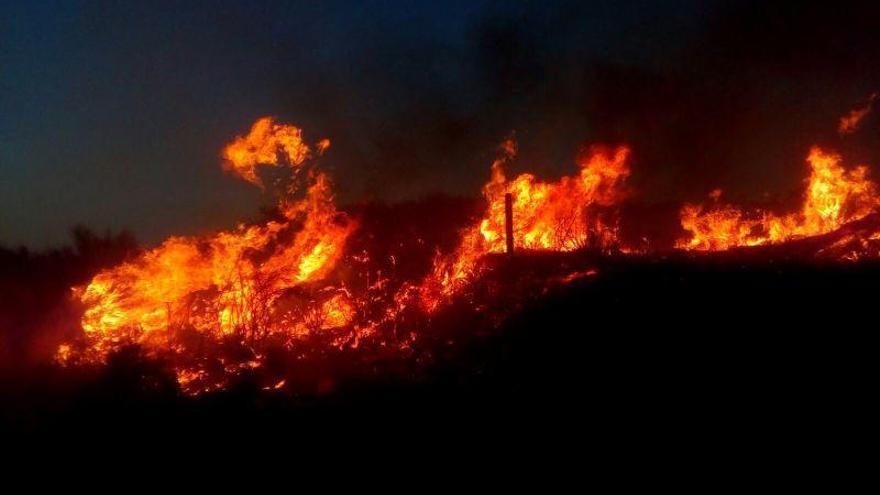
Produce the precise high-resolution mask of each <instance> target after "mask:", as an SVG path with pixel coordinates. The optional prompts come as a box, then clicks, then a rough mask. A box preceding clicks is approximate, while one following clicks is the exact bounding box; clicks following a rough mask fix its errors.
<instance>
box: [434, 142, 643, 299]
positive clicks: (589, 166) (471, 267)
mask: <svg viewBox="0 0 880 495" xmlns="http://www.w3.org/2000/svg"><path fill="white" fill-rule="evenodd" d="M500 151H501V156H500V157H499V158H498V159H497V160H495V162H494V163H493V164H492V176H491V179H490V180H489V182H488V183H487V184H486V185H485V186H484V187H483V196H484V198H485V199H486V203H487V209H486V212H485V215H484V216H483V218H482V219H481V220H480V221H478V222H476V223H475V224H474V225H472V226H471V227H469V228H468V229H466V230H465V232H464V233H463V237H462V242H461V245H460V246H459V248H458V249H457V250H456V252H455V253H453V254H451V255H449V256H440V257H438V258H437V260H436V261H435V267H434V272H433V274H432V275H431V276H430V277H428V279H427V280H425V281H424V283H423V284H422V291H421V292H422V297H423V302H424V303H425V305H426V306H427V307H428V308H435V307H437V305H438V304H439V300H440V298H441V297H444V296H449V295H451V294H453V293H455V292H456V291H457V290H458V289H459V288H460V287H461V286H462V285H463V284H465V283H467V282H468V281H469V280H471V279H472V278H473V277H474V276H475V275H476V274H478V273H479V260H480V259H481V258H482V257H483V256H485V255H486V254H489V253H501V252H503V251H504V249H505V206H504V196H505V195H506V194H508V193H509V194H511V195H512V196H513V205H514V206H513V208H514V214H513V230H514V240H515V242H514V244H515V246H516V248H517V249H531V250H551V251H572V250H575V249H578V248H583V247H588V246H594V247H599V248H608V247H612V246H616V245H617V244H618V243H619V240H618V236H617V229H616V225H615V224H614V222H613V221H609V219H607V218H605V216H604V215H602V214H601V213H599V212H598V211H597V208H598V207H608V206H613V205H615V204H616V203H617V202H618V201H620V200H621V199H623V198H624V197H625V196H626V191H625V189H624V188H623V183H624V181H625V180H626V178H627V177H628V176H629V167H628V165H627V163H626V162H627V158H628V156H629V148H627V147H624V146H621V147H618V148H616V149H607V148H603V147H592V148H590V149H589V150H588V152H586V153H583V154H582V155H581V156H580V157H579V159H578V166H579V167H580V172H579V173H578V174H577V175H574V176H570V177H563V178H561V179H560V180H559V181H558V182H542V181H540V180H538V179H537V178H536V177H535V176H534V175H531V174H522V175H520V176H518V177H516V178H515V179H513V180H508V179H507V177H506V176H505V173H504V165H505V164H506V163H508V162H509V161H510V160H512V159H513V158H514V156H515V154H516V144H515V143H514V142H513V141H506V142H505V143H503V144H502V145H501V147H500Z"/></svg>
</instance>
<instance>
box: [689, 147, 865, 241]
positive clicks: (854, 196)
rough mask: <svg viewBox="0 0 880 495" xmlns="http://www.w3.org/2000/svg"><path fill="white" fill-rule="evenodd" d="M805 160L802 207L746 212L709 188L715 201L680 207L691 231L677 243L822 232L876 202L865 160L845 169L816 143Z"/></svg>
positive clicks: (836, 157) (855, 216)
mask: <svg viewBox="0 0 880 495" xmlns="http://www.w3.org/2000/svg"><path fill="white" fill-rule="evenodd" d="M807 162H808V163H809V164H810V169H811V173H810V177H809V179H808V181H807V190H806V193H805V196H804V203H803V206H802V207H801V211H799V212H797V213H791V214H788V215H783V216H779V215H776V214H774V213H771V212H764V211H753V212H746V211H744V210H742V209H740V208H737V207H735V206H731V205H726V204H722V203H720V200H719V198H720V191H718V192H713V199H714V200H715V201H714V204H712V205H710V206H705V205H691V204H689V205H685V206H684V207H683V208H682V210H681V225H682V227H683V228H684V229H685V230H687V231H689V232H690V233H691V237H690V238H689V239H683V240H681V241H679V243H678V247H680V248H683V249H691V250H703V251H721V250H726V249H730V248H732V247H737V246H757V245H762V244H775V243H780V242H785V241H788V240H792V239H797V238H803V237H810V236H816V235H821V234H826V233H828V232H832V231H834V230H837V229H838V228H840V227H841V226H843V225H844V224H846V223H849V222H852V221H854V220H858V219H860V218H863V217H865V216H866V215H868V214H870V213H871V212H873V211H874V210H875V209H876V208H877V206H878V204H880V196H878V195H877V187H876V185H875V184H874V183H873V182H871V181H870V180H869V179H868V168H867V167H866V166H858V167H855V168H853V169H851V170H846V169H844V168H843V167H842V166H841V165H840V162H841V157H840V156H839V155H837V154H834V153H828V152H825V151H823V150H821V149H819V148H817V147H814V148H813V149H812V150H811V151H810V154H809V155H808V156H807Z"/></svg>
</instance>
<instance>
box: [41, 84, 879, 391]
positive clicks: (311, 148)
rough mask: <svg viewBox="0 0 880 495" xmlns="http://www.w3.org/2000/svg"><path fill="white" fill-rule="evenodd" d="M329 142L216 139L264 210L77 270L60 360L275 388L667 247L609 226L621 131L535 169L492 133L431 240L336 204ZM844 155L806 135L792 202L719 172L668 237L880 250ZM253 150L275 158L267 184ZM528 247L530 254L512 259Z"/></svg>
mask: <svg viewBox="0 0 880 495" xmlns="http://www.w3.org/2000/svg"><path fill="white" fill-rule="evenodd" d="M874 99H875V97H874V96H872V97H871V99H870V100H869V102H868V105H867V106H866V107H865V108H864V109H860V110H858V111H856V112H853V113H852V114H851V115H849V116H847V117H845V118H844V119H842V120H841V127H840V132H841V134H845V133H849V132H851V131H852V130H854V129H855V128H856V127H857V126H858V124H859V120H860V119H862V118H863V117H864V116H865V115H866V114H867V112H868V111H869V110H870V106H871V105H872V104H873V102H874ZM844 127H846V129H844ZM329 146H330V142H329V140H327V139H324V140H321V141H318V142H317V143H316V144H314V145H310V144H308V142H307V141H306V140H305V139H304V137H303V132H302V130H300V129H299V128H297V127H294V126H291V125H286V124H282V123H278V122H276V121H274V120H273V119H272V118H269V117H266V118H262V119H259V120H258V121H257V122H255V123H254V124H253V126H252V127H251V129H250V131H249V132H248V133H247V134H246V135H244V136H240V137H237V138H236V139H234V140H233V141H232V142H231V143H229V144H228V145H227V146H226V147H225V148H224V149H223V152H222V157H223V168H224V170H226V171H227V172H228V173H230V174H232V175H234V176H236V177H238V178H241V179H243V180H245V181H247V182H248V183H250V184H252V185H254V186H257V187H259V188H261V189H263V190H271V191H272V193H273V194H275V195H277V208H276V210H277V214H276V215H275V216H274V218H272V219H270V220H267V221H265V222H262V223H259V224H252V225H245V224H242V225H239V226H238V227H236V228H235V229H232V230H230V231H222V232H217V233H215V234H213V235H209V236H204V237H171V238H169V239H167V240H166V241H164V242H163V243H161V244H160V245H159V246H157V247H155V248H152V249H149V250H146V251H143V252H141V253H140V254H138V255H136V256H134V257H129V258H128V259H127V260H126V261H124V262H122V263H119V264H117V265H116V266H113V267H111V268H108V269H104V270H101V271H99V272H98V273H97V274H96V275H94V276H93V277H92V278H91V280H90V281H89V282H88V283H86V284H83V285H80V286H76V287H74V288H73V289H72V293H73V299H74V301H75V303H76V304H77V305H78V306H79V308H80V314H81V319H80V324H79V328H80V331H79V335H78V336H77V337H76V338H73V339H69V340H68V341H66V342H64V343H63V344H62V345H60V346H59V347H58V348H57V351H56V353H55V359H56V361H57V362H59V363H61V364H62V365H64V366H76V365H95V366H101V365H103V363H106V362H107V360H108V358H109V357H110V356H112V355H114V354H115V353H119V352H122V351H124V350H125V349H129V348H132V347H136V348H138V349H140V352H143V353H145V354H147V355H148V356H150V357H151V358H155V359H158V360H161V361H163V362H166V363H168V364H169V366H170V368H171V369H172V370H173V373H174V375H175V376H176V379H177V383H178V385H179V386H180V387H181V389H182V390H183V391H184V392H186V393H188V394H193V395H195V394H200V393H202V392H206V391H211V390H216V389H221V388H224V387H225V386H226V385H227V384H228V383H229V382H230V380H232V379H234V378H235V377H237V376H241V375H243V374H248V373H255V372H259V373H260V376H261V378H260V380H259V381H260V386H261V387H263V388H265V389H283V388H286V387H290V386H292V385H291V382H292V381H295V379H296V377H295V376H293V375H291V372H290V370H289V369H288V370H285V369H283V368H285V367H287V368H290V367H291V366H294V365H292V364H291V363H296V362H303V360H304V359H306V357H307V356H311V357H309V359H312V358H314V359H317V360H319V361H320V360H321V359H325V358H326V355H327V353H331V352H343V353H349V354H348V355H349V356H350V355H352V354H353V353H360V354H361V355H363V356H366V355H371V356H382V357H388V356H391V357H392V358H399V357H400V356H403V355H412V353H413V352H414V349H415V348H416V347H417V346H418V345H419V344H418V342H419V340H420V339H424V338H426V335H427V333H426V332H431V331H434V332H436V331H437V330H436V329H434V330H431V329H432V326H433V327H436V326H437V321H438V320H443V319H444V318H447V317H446V316H444V315H443V310H444V308H449V307H451V306H454V305H461V304H464V305H465V306H466V307H467V308H468V312H470V313H473V314H483V313H484V314H485V315H486V321H487V322H490V323H488V324H489V325H490V326H492V325H497V324H498V322H500V321H503V319H504V318H505V317H507V316H509V315H510V314H512V312H513V311H516V308H517V307H519V306H520V303H521V301H522V300H524V298H528V297H532V296H534V297H540V294H543V293H545V292H546V291H547V290H548V287H551V286H553V285H554V284H561V285H566V284H572V283H575V282H577V281H581V280H592V279H595V278H596V277H597V276H598V275H599V274H600V272H601V268H600V269H598V270H597V268H596V267H597V266H598V264H597V263H596V260H598V259H600V258H605V259H622V258H626V257H630V259H635V258H645V257H650V256H652V255H653V254H654V253H655V252H662V251H663V250H662V249H658V248H655V249H654V250H653V251H651V250H647V249H645V248H641V249H635V248H632V247H630V246H631V245H632V244H628V243H627V242H626V241H625V240H624V239H623V236H622V235H621V206H622V204H623V203H624V202H625V201H626V200H627V199H628V198H630V197H631V196H632V195H633V194H632V191H631V189H630V188H629V187H628V186H627V180H628V178H629V176H630V172H631V171H630V165H629V159H630V155H631V151H630V149H629V147H627V146H618V147H603V146H590V147H586V148H584V150H583V151H582V152H581V153H579V154H578V156H577V159H576V164H577V172H576V173H574V174H573V175H570V176H564V177H561V178H559V179H558V180H556V181H544V180H541V179H539V178H537V177H536V176H535V175H533V174H530V173H523V174H520V175H518V176H516V177H514V178H509V177H508V175H507V173H506V172H505V168H506V167H508V166H509V165H510V163H511V162H512V161H513V160H514V159H515V158H516V154H517V145H516V143H515V142H514V141H512V140H509V141H506V142H504V143H503V144H502V145H501V146H500V147H499V156H498V158H497V159H496V160H495V161H494V163H493V164H492V166H491V170H490V179H489V181H488V182H487V183H486V184H485V185H484V186H483V188H482V202H481V204H482V206H481V208H480V212H479V214H477V215H475V216H473V217H472V218H471V220H470V221H469V223H467V226H466V227H465V228H464V229H463V230H461V231H459V232H458V233H457V235H456V237H455V240H454V241H453V242H452V243H451V244H447V246H446V247H445V248H443V249H441V248H440V243H439V242H438V241H437V239H434V240H431V241H426V237H430V236H426V235H424V233H421V234H418V233H412V232H410V233H409V234H404V235H403V236H402V237H399V238H396V240H393V239H385V241H386V242H385V243H384V244H383V242H382V241H380V240H379V238H380V237H382V236H383V234H380V233H379V230H381V229H382V228H384V225H385V224H387V218H385V219H381V220H380V221H379V222H378V223H377V222H375V221H373V220H370V219H369V218H366V217H365V216H364V212H363V211H361V212H360V213H357V212H352V211H341V210H339V209H337V207H336V205H335V203H334V197H333V191H332V183H331V181H330V179H329V178H328V177H327V175H325V174H324V173H323V172H321V171H320V170H319V169H318V168H317V166H316V162H317V158H318V157H319V156H320V155H322V154H323V153H324V152H325V151H326V150H327V148H328V147H329ZM842 161H843V159H842V157H841V156H840V155H838V154H836V153H834V152H829V151H827V150H824V149H820V148H818V147H814V148H813V149H812V150H810V152H809V155H808V156H807V163H808V164H809V167H810V175H809V177H808V179H807V181H806V189H805V192H804V195H803V203H802V206H801V208H800V210H798V211H795V212H792V213H787V214H777V213H774V212H772V211H766V210H758V209H747V208H739V207H736V206H733V205H730V204H726V203H724V202H723V201H722V199H721V197H722V191H721V190H720V189H719V190H715V191H713V192H712V193H711V194H710V198H711V202H710V203H708V204H704V205H695V204H686V205H684V206H683V207H682V208H681V210H680V222H681V227H682V228H683V230H684V231H685V232H686V233H687V235H685V236H683V237H681V238H680V240H679V241H678V242H677V243H676V246H675V248H676V249H677V250H679V251H680V252H682V253H687V252H690V251H726V250H730V249H732V248H746V247H757V246H762V245H766V246H779V245H792V246H793V245H795V244H796V243H798V242H800V241H802V240H812V239H815V240H816V241H815V242H814V243H812V244H809V248H808V249H809V252H810V256H822V257H825V258H832V259H835V260H855V259H861V258H864V257H873V256H875V255H877V254H880V226H878V224H880V222H877V221H875V220H876V217H877V216H878V214H877V209H878V206H880V196H878V190H877V186H876V185H875V183H874V182H872V181H871V179H870V178H869V170H868V167H867V166H864V165H862V166H857V167H853V168H846V167H844V166H843V165H842ZM260 167H273V170H274V172H273V173H272V177H274V180H273V181H272V184H271V187H267V186H266V184H265V182H264V178H263V177H261V175H260V174H259V173H258V171H259V169H260ZM386 215H387V212H386ZM367 217H368V215H367ZM872 219H874V220H872ZM459 225H461V224H459ZM811 242H812V241H811ZM511 251H515V252H516V253H517V256H515V257H511V256H510V254H511ZM523 257H528V258H529V259H530V262H529V263H528V264H522V263H520V261H518V260H522V259H523ZM634 257H635V258H634ZM526 265H529V266H528V267H526ZM514 266H515V267H518V268H511V267H514ZM487 274H491V276H487ZM438 338H440V337H438ZM279 355H283V356H287V357H285V358H282V359H280V362H286V363H287V364H286V365H283V366H281V365H279V364H278V363H279V358H278V356H279ZM315 356H317V357H315ZM419 359H422V358H419ZM322 386H323V385H322ZM319 388H320V386H319Z"/></svg>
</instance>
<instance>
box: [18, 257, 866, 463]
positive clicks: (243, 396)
mask: <svg viewBox="0 0 880 495" xmlns="http://www.w3.org/2000/svg"><path fill="white" fill-rule="evenodd" d="M532 264H533V263H532V262H531V261H530V260H529V257H521V258H519V259H517V260H515V261H512V262H511V261H501V262H500V266H499V268H498V269H497V270H496V271H495V272H494V274H493V275H492V277H495V279H496V280H497V281H502V282H504V281H511V280H513V281H515V280H516V279H517V278H522V277H526V276H527V275H523V273H524V272H525V271H527V270H526V269H524V268H523V266H532ZM576 264H590V265H592V266H595V267H596V269H597V271H598V273H597V274H596V275H593V276H588V277H583V278H580V279H577V280H574V281H571V282H569V283H567V284H554V285H552V286H551V287H550V288H549V289H547V290H542V291H539V292H538V293H531V294H530V295H528V296H525V297H524V298H523V302H522V307H521V308H512V310H511V311H512V316H510V317H509V318H507V319H506V320H505V321H504V322H503V323H502V324H501V325H500V327H498V328H497V329H494V330H492V331H485V330H480V331H477V332H472V331H471V330H470V329H471V328H477V327H480V328H483V327H485V322H484V321H482V320H481V319H484V318H485V315H482V314H481V312H473V311H471V312H466V311H464V310H463V309H462V307H461V306H453V307H452V308H450V309H449V310H448V311H445V312H444V313H442V314H441V315H440V316H438V317H437V321H435V322H434V326H436V327H438V328H454V330H446V331H445V333H441V334H437V335H433V336H429V337H426V338H424V339H422V342H421V343H420V344H419V345H418V346H417V347H416V351H415V352H414V353H413V354H412V355H411V356H409V357H408V358H407V359H405V360H403V361H398V362H394V363H387V362H386V363H383V362H374V363H368V364H359V365H358V366H357V367H354V368H352V369H349V370H348V372H347V374H346V375H345V378H344V379H340V380H338V382H337V383H336V385H335V386H334V387H333V389H332V390H325V391H323V392H318V393H280V392H267V391H262V390H259V389H258V388H257V387H256V386H255V385H254V384H252V383H249V382H248V380H247V379H244V380H242V381H241V382H240V383H237V384H235V385H233V386H232V387H231V388H230V389H229V390H226V391H223V392H219V393H215V394H208V395H204V396H200V397H195V398H187V397H184V396H183V395H181V394H180V393H179V392H178V391H177V389H176V387H175V385H174V381H173V379H172V378H171V377H170V376H168V375H167V373H165V372H163V371H162V367H161V366H160V364H158V363H151V362H150V361H148V360H143V359H141V358H139V357H137V356H138V355H137V353H136V352H132V353H130V354H125V353H123V354H121V355H119V356H116V357H115V358H114V359H113V360H112V362H111V363H110V365H109V366H107V367H106V368H104V369H102V370H97V371H94V370H93V371H90V372H84V371H83V372H72V371H70V370H67V371H59V370H56V369H53V368H51V367H33V369H27V370H18V371H10V372H7V373H5V377H4V382H3V385H2V392H0V393H2V396H0V415H2V416H0V418H2V419H0V420H2V428H3V430H4V435H9V434H17V435H21V436H25V437H33V436H36V435H41V434H51V435H53V436H57V435H62V436H68V435H70V436H74V437H78V436H82V437H88V438H95V437H97V436H107V437H110V438H115V439H117V440H121V441H126V442H127V441H134V440H137V439H147V438H156V437H157V436H162V437H164V436H165V435H173V436H174V437H176V438H180V437H181V436H183V437H188V436H191V435H195V436H199V435H204V436H208V437H210V438H213V439H214V440H223V441H225V440H227V439H229V440H232V439H247V441H248V442H267V443H279V442H280V443H284V442H286V441H287V440H286V439H290V438H294V439H297V441H303V440H305V439H313V440H318V441H322V440H326V439H328V438H331V437H333V438H339V437H346V438H356V437H359V436H361V435H370V436H372V437H375V438H380V439H388V438H397V439H404V440H409V441H413V442H419V443H422V444H428V445H430V444H431V443H432V442H438V441H440V442H456V441H460V440H464V439H466V440H467V441H468V442H475V443H477V444H480V443H482V444H484V445H485V446H487V447H488V446H493V447H497V446H499V445H519V446H522V445H525V443H524V442H527V441H531V440H541V441H561V442H563V443H565V444H567V445H568V447H567V448H573V449H576V450H588V451H591V452H592V451H594V450H595V449H598V450H599V451H600V452H601V453H602V455H603V456H605V457H606V458H609V457H610V458H613V457H614V456H616V455H624V454H625V455H642V454H644V455H646V456H649V457H652V456H656V457H659V458H663V457H665V456H667V455H671V452H672V451H678V450H685V451H688V452H690V453H691V454H692V455H693V457H694V458H697V459H699V458H702V457H703V455H702V454H701V453H704V452H705V453H706V456H709V457H711V455H713V454H710V453H711V452H717V451H718V450H719V449H720V450H723V451H724V452H726V455H734V456H738V455H739V454H736V453H737V452H743V454H742V455H744V456H747V457H745V458H747V459H749V460H750V462H757V463H773V462H777V461H779V459H780V458H785V459H787V460H790V459H792V456H795V457H796V458H801V457H803V458H804V459H807V458H810V456H812V455H813V454H818V453H819V452H820V451H824V449H825V447H824V446H825V445H827V442H829V441H834V442H836V441H838V440H841V439H848V440H853V441H855V443H856V444H858V443H861V442H862V441H865V442H867V441H868V440H867V439H868V436H869V435H873V433H871V431H873V428H871V429H868V428H866V425H867V424H871V423H873V421H874V418H876V406H875V405H874V402H875V400H874V395H875V392H876V387H875V384H876V357H875V355H876V352H877V347H876V344H875V339H874V338H873V334H874V332H875V327H876V324H875V322H874V318H875V316H874V309H875V308H876V303H875V300H876V296H877V293H878V288H880V287H878V286H880V265H876V264H869V263H861V264H847V265H817V264H805V263H798V262H786V261H781V262H779V261H777V262H771V261H766V260H765V261H756V260H755V259H751V258H749V257H742V256H738V255H736V254H730V255H725V256H706V257H699V256H698V257H690V256H687V257H686V256H679V255H676V256H674V257H672V258H655V259H650V260H646V259H625V258H624V259H607V258H606V259H593V260H590V261H589V262H587V261H583V260H581V261H579V262H578V263H576ZM541 292H543V293H541ZM345 358H346V356H345V355H344V354H340V355H338V356H335V357H333V359H345ZM282 439H285V440H282ZM836 448H838V449H839V448H840V447H839V446H838V447H836ZM824 453H826V454H827V451H826V452H824ZM471 454H474V453H473V452H471ZM701 462H711V461H710V460H708V458H703V460H702V461H701Z"/></svg>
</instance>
